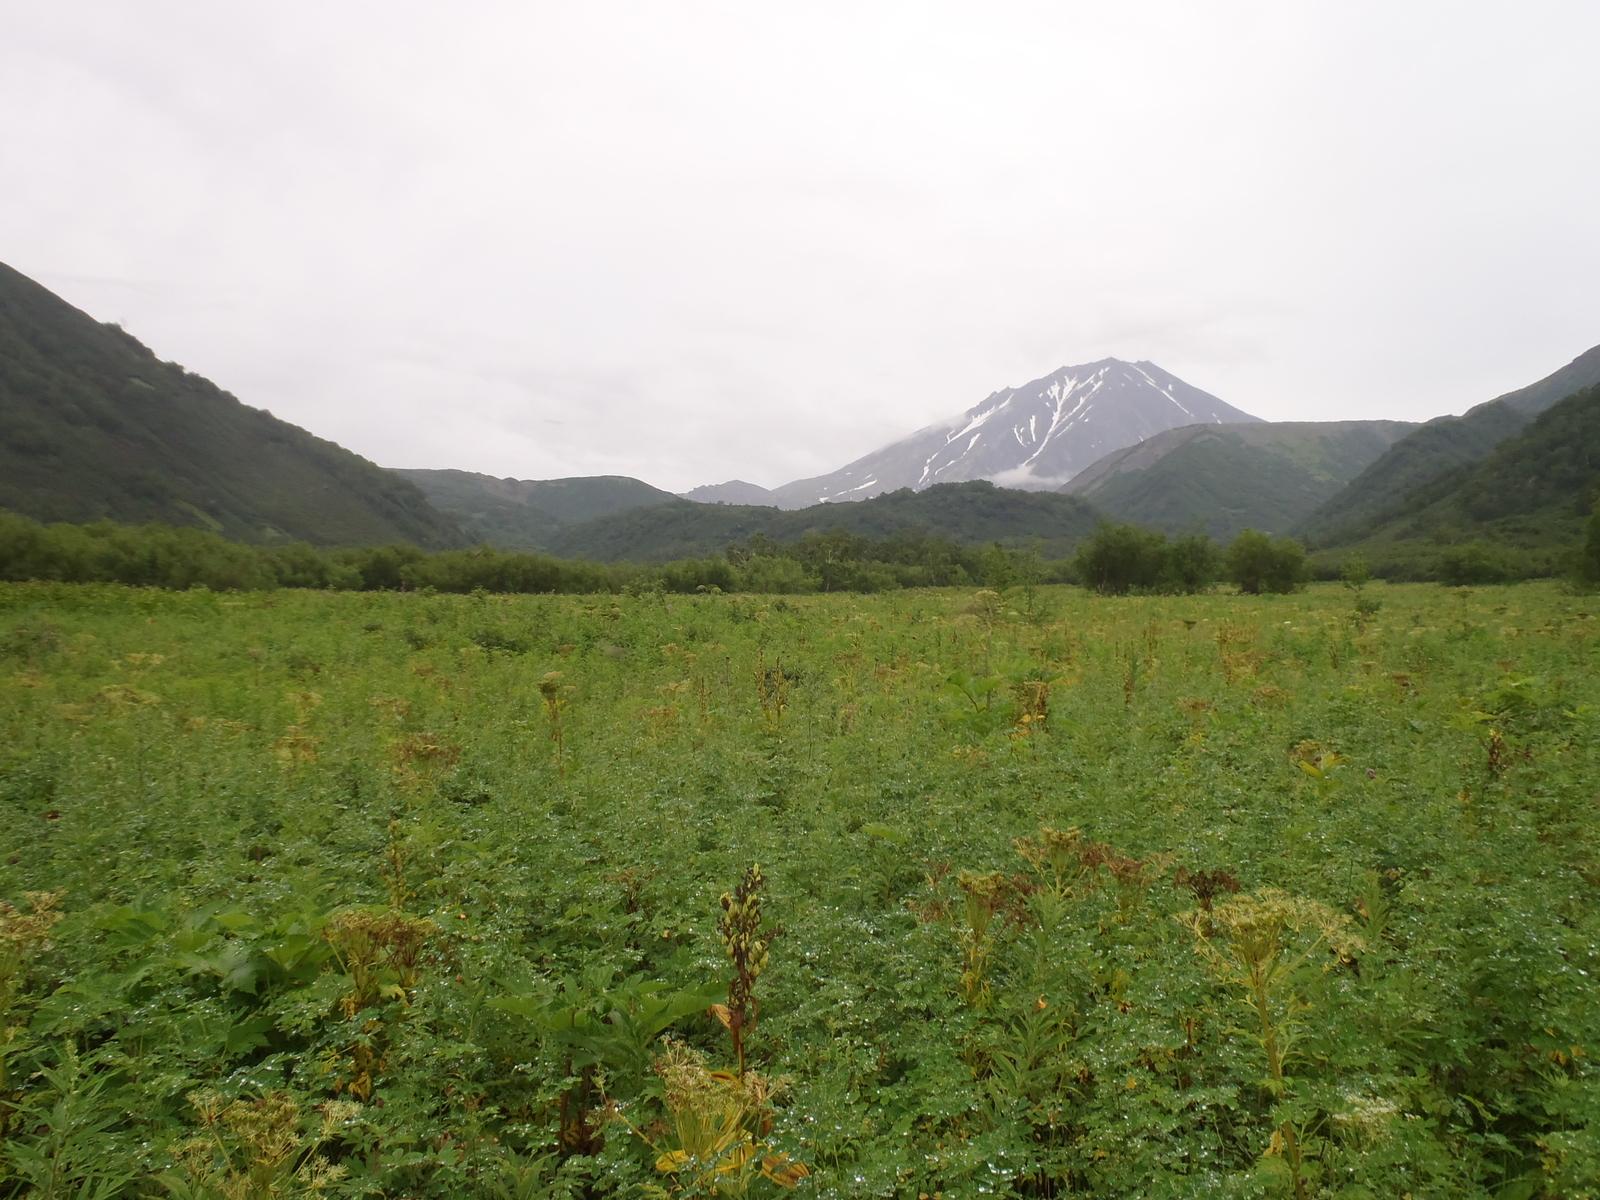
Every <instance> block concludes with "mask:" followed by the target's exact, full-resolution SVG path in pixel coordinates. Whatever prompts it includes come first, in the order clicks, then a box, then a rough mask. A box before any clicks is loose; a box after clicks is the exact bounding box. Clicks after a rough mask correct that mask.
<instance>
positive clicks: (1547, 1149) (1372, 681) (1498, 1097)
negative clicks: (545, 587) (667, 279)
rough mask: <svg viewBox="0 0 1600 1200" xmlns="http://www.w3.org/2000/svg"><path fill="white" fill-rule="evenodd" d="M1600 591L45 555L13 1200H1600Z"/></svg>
mask: <svg viewBox="0 0 1600 1200" xmlns="http://www.w3.org/2000/svg"><path fill="white" fill-rule="evenodd" d="M1597 604H1600V601H1597V600H1596V599H1595V598H1593V597H1584V596H1581V595H1573V594H1570V593H1568V592H1566V591H1564V590H1563V589H1562V588H1561V587H1559V586H1557V585H1555V584H1546V583H1527V584H1520V585H1516V586H1509V587H1483V588H1478V589H1444V588H1441V587H1438V586H1435V585H1431V584H1411V585H1383V584H1372V585H1369V586H1368V587H1367V588H1366V589H1365V590H1364V592H1359V593H1358V592H1356V591H1354V590H1352V589H1349V588H1345V587H1341V586H1340V585H1337V584H1329V585H1320V584H1319V585H1314V586H1313V587H1312V588H1311V589H1310V590H1309V591H1306V592H1302V593H1300V594H1298V595H1292V596H1248V597H1247V596H1234V595H1222V594H1214V595H1201V596H1190V597H1144V598H1138V597H1135V598H1102V597H1097V596H1094V595H1092V594H1090V593H1088V592H1085V591H1082V590H1079V589H1076V588H1067V587H1040V588H1034V589H1015V590H1012V591H1009V592H1006V593H1004V594H999V593H995V592H991V591H981V592H976V593H974V591H973V590H972V589H970V588H967V589H960V590H958V589H926V590H911V591H902V592H893V593H889V594H885V595H811V596H789V597H766V598H763V597H757V596H723V595H712V594H708V595H699V596H663V595H650V594H647V595H642V596H600V597H592V596H589V597H585V596H483V595H473V596H446V595H429V594H425V593H404V594H402V593H326V592H312V591H287V590H284V591H276V592H270V593H212V592H206V591H189V592H169V591H157V590H145V589H133V588H123V587H118V586H113V585H64V584H63V585H51V584H6V585H0V681H3V688H0V722H3V730H4V742H3V750H0V753H3V758H0V900H3V901H5V902H6V903H5V904H4V905H3V906H0V1031H3V1032H0V1039H3V1048H0V1053H3V1056H4V1057H3V1062H4V1070H5V1074H4V1076H3V1077H0V1131H3V1135H4V1154H3V1159H0V1196H7V1197H10V1196H39V1197H50V1198H52V1200H53V1198H54V1197H57V1196H60V1197H75V1198H84V1200H111V1198H112V1197H117V1196H128V1197H133V1196H169V1195H170V1196H175V1197H178V1198H179V1200H188V1198H191V1197H192V1198H195V1200H198V1198H200V1197H228V1198H230V1200H258V1198H262V1200H264V1198H266V1197H275V1196H306V1195H312V1194H322V1195H327V1196H352V1197H353V1196H388V1197H418V1198H420V1197H468V1196H483V1197H494V1198H497V1200H537V1198H539V1197H545V1196H564V1195H570V1196H662V1195H712V1194H718V1195H726V1196H741V1195H751V1196H757V1195H781V1194H786V1193H787V1192H788V1190H789V1189H791V1188H792V1189H794V1194H796V1195H807V1194H813V1195H818V1196H828V1197H865V1196H882V1197H899V1198H904V1200H932V1198H936V1197H940V1198H944V1197H966V1196H979V1195H983V1196H1013V1195H1015V1196H1062V1195H1069V1194H1080V1193H1081V1194H1084V1195H1093V1196H1098V1197H1165V1196H1258V1195H1259V1196H1294V1197H1310V1196H1341V1197H1351V1198H1354V1197H1402V1196H1405V1197H1414V1198H1417V1200H1420V1198H1422V1197H1471V1196H1489V1195H1494V1196H1501V1197H1507V1198H1519V1197H1520V1198H1529V1197H1535V1196H1548V1197H1581V1196H1591V1195H1600V1090H1597V1080H1596V1073H1595V1070H1594V1067H1593V1062H1594V1059H1593V1057H1592V1056H1594V1055H1596V1054H1600V988H1597V986H1596V982H1597V979H1600V920H1597V916H1596V900H1597V899H1600V849H1597V848H1600V771H1597V763H1596V748H1597V744H1600V738H1597V733H1600V682H1597V672H1596V669H1595V668H1596V665H1597V663H1600V647H1596V646H1595V645H1593V644H1592V643H1593V642H1594V640H1595V632H1596V630H1597V629H1600V621H1597V620H1596V618H1595V614H1596V613H1600V609H1597V608H1596V607H1595V606H1596V605H1597ZM754 864H759V872H756V871H754V870H752V867H753V865H754ZM741 1062H742V1064H743V1068H744V1072H743V1075H742V1076H741V1074H740V1071H739V1068H740V1065H741Z"/></svg>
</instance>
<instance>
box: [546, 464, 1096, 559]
mask: <svg viewBox="0 0 1600 1200" xmlns="http://www.w3.org/2000/svg"><path fill="white" fill-rule="evenodd" d="M1098 520H1099V513H1098V511H1097V510H1096V509H1095V508H1094V506H1093V505H1091V504H1089V503H1087V502H1086V501H1083V500H1080V499H1078V498H1077V497H1075V496H1062V495H1057V494H1055V493H1052V492H1022V491H1015V490H1012V489H1008V488H997V487H995V486H994V484H992V483H988V482H985V481H982V480H978V481H974V482H971V483H947V484H939V485H937V486H935V487H931V488H928V489H927V490H925V491H921V492H914V491H912V490H911V489H910V488H901V489H900V490H899V491H895V492H890V493H888V494H886V495H882V496H877V497H874V498H873V499H871V500H860V501H855V502H853V503H852V502H847V503H838V504H817V505H813V506H812V507H810V508H803V509H798V510H794V511H788V512H785V511H781V510H779V509H776V508H765V507H760V506H757V505H743V504H697V503H695V502H694V501H692V500H676V501H673V502H672V503H670V504H658V505H652V506H650V507H647V508H634V509H629V510H627V511H626V512H620V513H614V514H612V515H611V516H607V517H600V518H598V519H596V520H593V521H586V522H584V523H582V524H580V525H573V526H571V527H569V528H567V529H565V530H562V531H561V532H560V533H559V534H558V535H557V536H556V537H555V538H553V539H552V542H551V546H550V549H551V551H552V552H553V553H556V554H565V555H583V556H585V557H587V558H591V559H594V560H595V561H597V562H622V561H629V562H665V561H668V560H671V559H676V558H697V557H701V556H704V555H707V554H716V553H719V552H720V551H722V550H723V549H724V548H725V547H726V546H728V544H729V543H731V542H742V541H746V540H748V539H749V538H752V537H755V536H757V535H761V536H764V537H766V538H770V539H771V540H772V541H775V542H779V543H788V542H795V541H798V540H799V539H800V538H802V537H803V536H805V535H806V534H807V533H824V532H827V531H829V530H833V529H843V530H844V531H845V532H847V533H852V534H856V535H858V536H862V537H870V538H886V537H889V536H891V535H893V534H896V533H900V532H903V531H920V532H924V533H929V534H937V535H939V536H941V537H945V538H949V539H950V540H951V541H953V542H956V543H958V544H962V545H973V544H975V543H979V542H993V541H999V542H1002V543H1010V544H1020V543H1023V542H1029V541H1032V540H1033V539H1038V540H1039V542H1040V543H1041V545H1040V552H1041V553H1042V554H1044V556H1045V557H1047V558H1062V557H1066V556H1067V555H1068V554H1070V553H1071V550H1072V547H1073V546H1074V545H1076V544H1077V541H1078V539H1079V538H1081V537H1083V536H1084V535H1085V534H1086V533H1088V532H1089V531H1090V530H1091V529H1093V528H1094V526H1095V523H1096V522H1097V521H1098Z"/></svg>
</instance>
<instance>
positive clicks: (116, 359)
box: [0, 264, 469, 549]
mask: <svg viewBox="0 0 1600 1200" xmlns="http://www.w3.org/2000/svg"><path fill="white" fill-rule="evenodd" d="M0 508H8V509H11V510H13V511H15V512H19V513H22V514H24V515H26V516H30V517H33V518H35V519H38V520H43V521H72V522H86V521H94V520H99V519H101V518H111V519H112V520H116V521H123V522H132V523H142V522H146V521H164V522H168V523H170V524H174V525H201V526H205V527H207V528H210V529H213V530H215V531H217V532H219V533H222V534H225V535H226V536H228V537H231V538H237V539H240V540H244V541H256V542H261V541H274V540H282V539H295V540H303V541H307V542H313V543H317V544H320V545H360V544H372V543H378V542H394V541H404V542H413V543H415V544H417V545H419V546H423V547H426V548H430V549H438V548H444V547H450V546H459V545H465V544H467V543H468V541H469V539H468V538H467V537H466V535H465V534H464V533H463V532H462V530H461V529H460V528H459V527H458V526H457V524H456V523H455V521H454V520H452V519H451V518H449V517H447V516H445V515H444V514H443V513H440V512H438V511H437V510H435V509H434V508H433V507H432V506H430V505H429V504H428V501H427V498H426V497H425V496H424V495H423V494H422V492H421V491H420V490H419V489H418V488H417V487H416V486H415V485H414V484H412V483H410V482H409V481H407V480H404V479H400V478H397V477H396V476H394V475H392V474H391V473H389V472H388V471H385V470H383V469H382V468H381V467H378V466H376V465H375V464H373V463H370V462H368V461H367V460H366V459H364V458H361V457H359V456H358V455H355V454H352V453H351V452H350V451H348V450H346V449H344V448H343V447H341V446H337V445H335V444H334V443H333V442H327V441H323V440H322V439H321V438H318V437H313V436H312V435H311V434H309V433H307V432H306V431H305V430H303V429H301V428H299V427H298V426H294V425H290V424H288V423H287V422H285V421H280V420H278V419H277V418H276V417H274V416H273V415H272V414H271V413H268V412H264V411H262V410H260V409H255V408H250V407H247V406H246V405H243V404H241V403H239V401H238V400H236V399H234V397H232V396H230V395H229V394H228V393H226V392H224V391H221V390H219V389H218V388H217V387H216V385H215V384H213V383H211V382H210V381H209V380H206V379H202V378H201V377H200V376H198V375H191V374H189V373H188V372H187V371H185V370H184V369H183V368H182V367H180V366H178V365H177V364H176V363H164V362H160V361H158V360H157V359H156V356H155V355H154V354H152V353H151V352H150V351H149V350H148V349H146V348H145V347H144V346H143V345H141V344H140V343H139V342H138V341H136V340H135V339H134V338H132V337H131V336H129V335H128V334H126V333H124V332H123V331H122V330H121V329H119V328H117V327H116V326H114V325H102V324H100V323H99V322H98V321H96V320H94V319H93V318H92V317H90V316H88V315H87V314H85V313H83V312H80V311H79V310H77V309H75V308H73V307H72V306H71V305H70V304H68V303H67V302H66V301H64V300H62V299H61V298H60V297H59V296H56V295H55V294H53V293H52V292H50V291H48V290H46V289H45V288H43V287H41V286H39V285H38V284H37V283H34V282H33V281H32V280H31V279H28V278H27V277H26V276H23V275H21V274H19V273H17V272H16V271H14V270H12V269H11V268H10V267H7V266H5V265H3V264H0Z"/></svg>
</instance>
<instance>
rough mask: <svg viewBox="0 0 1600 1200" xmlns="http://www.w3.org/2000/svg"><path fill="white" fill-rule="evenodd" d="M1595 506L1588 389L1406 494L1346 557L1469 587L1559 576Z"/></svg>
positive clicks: (1593, 396)
mask: <svg viewBox="0 0 1600 1200" xmlns="http://www.w3.org/2000/svg"><path fill="white" fill-rule="evenodd" d="M1492 407H1500V406H1499V405H1495V406H1492ZM1597 499H1600V387H1590V388H1588V389H1586V390H1584V391H1582V392H1578V393H1576V394H1574V395H1571V396H1568V397H1567V398H1566V399H1565V400H1563V401H1561V402H1560V403H1559V404H1557V405H1555V406H1554V407H1552V408H1549V409H1546V410H1545V411H1544V412H1542V413H1541V414H1540V415H1539V416H1537V417H1535V418H1534V419H1533V420H1532V421H1531V422H1530V423H1529V424H1528V425H1527V427H1526V428H1525V429H1524V430H1523V432H1522V433H1520V434H1518V435H1516V436H1514V437H1511V438H1508V439H1507V440H1505V441H1503V442H1501V443H1500V445H1498V446H1497V447H1496V448H1495V449H1494V450H1493V451H1492V452H1491V453H1490V454H1489V455H1488V456H1487V457H1486V458H1484V459H1483V460H1482V461H1480V462H1477V463H1472V464H1466V465H1462V466H1457V467H1454V468H1452V469H1449V470H1447V471H1444V472H1442V473H1441V474H1439V475H1437V476H1435V477H1434V478H1433V479H1432V480H1430V481H1429V482H1427V483H1426V484H1424V485H1422V486H1420V487H1418V488H1415V489H1413V490H1412V491H1411V492H1410V493H1409V494H1408V495H1407V496H1406V498H1405V499H1404V501H1403V502H1402V503H1400V504H1399V505H1397V506H1395V508H1393V509H1391V510H1390V512H1389V513H1387V514H1385V515H1386V516H1387V519H1386V520H1385V521H1384V522H1383V523H1382V524H1379V525H1377V526H1376V527H1375V528H1371V529H1370V532H1368V533H1367V535H1366V536H1365V537H1364V538H1362V539H1361V540H1360V541H1358V542H1354V543H1351V547H1350V548H1353V549H1359V550H1360V551H1361V552H1362V553H1363V554H1365V555H1366V556H1367V557H1368V558H1369V559H1371V560H1372V561H1373V563H1374V564H1375V565H1377V566H1379V567H1380V568H1381V569H1383V570H1384V571H1385V573H1387V574H1391V575H1397V576H1415V575H1429V576H1433V575H1437V576H1440V577H1443V578H1445V579H1446V580H1449V581H1452V582H1470V581H1472V579H1474V578H1477V579H1480V580H1483V581H1491V580H1495V579H1501V578H1515V577H1518V576H1525V575H1546V574H1559V573H1562V572H1563V571H1565V570H1566V569H1567V565H1568V564H1569V563H1570V562H1571V561H1573V560H1574V559H1575V556H1576V554H1577V552H1578V547H1579V546H1580V544H1581V543H1582V541H1583V530H1584V523H1585V520H1586V518H1587V517H1588V515H1589V513H1590V512H1591V511H1592V509H1593V507H1594V504H1595V501H1596V500H1597ZM1338 553H1342V551H1326V552H1325V556H1326V555H1331V554H1338Z"/></svg>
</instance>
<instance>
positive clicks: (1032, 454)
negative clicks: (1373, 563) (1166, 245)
mask: <svg viewBox="0 0 1600 1200" xmlns="http://www.w3.org/2000/svg"><path fill="white" fill-rule="evenodd" d="M1254 420H1256V418H1255V417H1252V416H1251V415H1250V414H1249V413H1247V412H1241V411H1240V410H1239V409H1237V408H1234V407H1233V406H1232V405H1231V404H1225V403H1223V402H1222V401H1221V400H1218V399H1217V398H1216V397H1215V396H1213V395H1210V394H1209V393H1207V392H1202V391H1201V390H1200V389H1199V388H1197V387H1193V386H1191V385H1190V384H1187V383H1185V382H1184V381H1183V380H1181V379H1179V378H1178V377H1177V376H1175V375H1170V374H1168V373H1167V372H1166V371H1163V370H1162V369H1161V368H1160V367H1158V366H1156V365H1155V364H1154V363H1149V362H1137V363H1126V362H1122V361H1121V360H1120V359H1115V358H1106V359H1101V360H1100V361H1099V362H1094V363H1085V364H1083V365H1082V366H1076V367H1062V368H1061V369H1060V370H1059V371H1056V372H1054V373H1052V374H1050V375H1046V376H1044V377H1043V378H1042V379H1035V380H1033V381H1032V382H1031V383H1025V384H1023V385H1022V386H1021V387H1015V388H1005V389H1003V390H1001V391H998V392H995V393H993V394H992V395H990V396H989V397H988V398H987V399H986V400H984V401H983V402H982V403H981V404H978V405H977V406H975V407H973V408H970V409H968V410H967V411H966V412H965V413H963V414H962V415H961V416H960V417H957V418H956V419H955V420H953V421H947V422H942V423H940V424H937V425H930V426H928V427H927V428H926V429H923V430H920V431H919V432H917V433H914V434H912V435H911V436H910V437H908V438H904V439H902V440H901V441H898V442H895V443H893V444H892V445H889V446H885V447H884V448H883V449H881V450H876V451H874V452H873V453H871V454H869V455H867V456H866V457H865V458H859V459H857V460H856V461H855V462H853V463H850V464H849V465H848V466H845V467H841V468H840V469H839V470H837V471H834V472H833V473H832V474H829V475H819V476H817V477H816V478H814V479H799V480H796V481H795V482H793V483H786V484H784V485H783V486H782V487H780V488H774V489H773V491H772V502H773V503H775V504H777V505H778V506H779V507H780V508H805V507H807V506H808V505H812V504H817V503H820V502H823V501H831V500H863V499H866V498H868V497H871V496H876V495H880V494H882V493H884V492H892V491H895V490H897V489H899V488H905V487H909V488H915V489H919V490H920V489H922V488H926V487H931V486H932V485H934V484H936V483H956V482H960V481H962V480H970V479H987V480H990V481H991V482H993V483H996V484H999V485H1000V486H1002V487H1008V488H1026V489H1039V490H1050V489H1054V488H1056V487H1059V486H1060V485H1061V484H1063V483H1065V482H1067V480H1069V479H1071V478H1072V477H1073V476H1074V475H1076V474H1077V473H1078V472H1079V471H1081V470H1083V469H1084V468H1085V467H1087V466H1089V465H1090V464H1091V463H1093V462H1094V461H1095V460H1097V459H1099V458H1101V457H1103V456H1104V455H1106V454H1109V453H1111V452H1112V451H1114V450H1120V449H1122V448H1123V447H1124V446H1132V445H1134V444H1136V443H1138V442H1142V441H1144V440H1145V439H1146V438H1148V437H1150V436H1152V435H1153V434H1157V433H1160V432H1161V431H1162V430H1164V429H1172V428H1175V427H1176V426H1179V425H1193V424H1196V423H1197V422H1204V423H1207V424H1216V423H1223V422H1229V423H1240V422H1246V421H1254Z"/></svg>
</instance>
